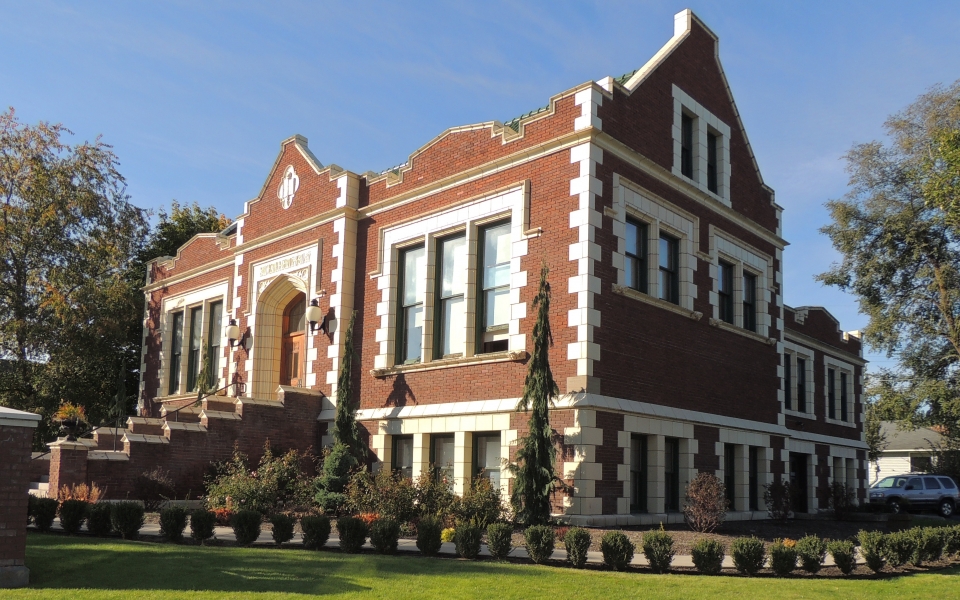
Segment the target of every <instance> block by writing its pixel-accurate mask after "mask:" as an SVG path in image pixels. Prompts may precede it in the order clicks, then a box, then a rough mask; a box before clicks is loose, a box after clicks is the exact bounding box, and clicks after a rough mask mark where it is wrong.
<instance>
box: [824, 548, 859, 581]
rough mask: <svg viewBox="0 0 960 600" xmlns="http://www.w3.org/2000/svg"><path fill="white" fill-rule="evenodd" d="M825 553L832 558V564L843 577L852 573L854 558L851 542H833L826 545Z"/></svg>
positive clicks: (854, 565) (854, 563)
mask: <svg viewBox="0 0 960 600" xmlns="http://www.w3.org/2000/svg"><path fill="white" fill-rule="evenodd" d="M827 551H828V552H830V556H832V557H833V562H834V563H835V564H836V565H837V568H838V569H840V572H841V573H843V574H844V575H849V574H850V573H851V572H853V569H854V567H856V566H857V564H856V557H855V556H854V554H853V542H851V541H848V540H835V541H832V542H830V543H829V544H827Z"/></svg>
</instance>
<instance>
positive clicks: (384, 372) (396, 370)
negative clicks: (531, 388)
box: [370, 350, 530, 377]
mask: <svg viewBox="0 0 960 600" xmlns="http://www.w3.org/2000/svg"><path fill="white" fill-rule="evenodd" d="M529 357H530V354H529V353H528V352H527V351H526V350H507V351H505V352H493V353H490V354H477V355H474V356H460V357H456V358H441V359H437V360H432V361H430V362H427V363H416V364H412V365H394V366H392V367H385V368H382V369H370V374H371V375H373V376H374V377H389V376H391V375H399V374H400V373H410V372H416V371H432V370H434V369H449V368H453V367H464V366H467V365H486V364H491V363H500V362H522V361H525V360H527V358H529Z"/></svg>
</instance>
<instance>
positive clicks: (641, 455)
mask: <svg viewBox="0 0 960 600" xmlns="http://www.w3.org/2000/svg"><path fill="white" fill-rule="evenodd" d="M630 511H631V512H647V438H646V436H642V435H635V436H633V437H632V438H630Z"/></svg>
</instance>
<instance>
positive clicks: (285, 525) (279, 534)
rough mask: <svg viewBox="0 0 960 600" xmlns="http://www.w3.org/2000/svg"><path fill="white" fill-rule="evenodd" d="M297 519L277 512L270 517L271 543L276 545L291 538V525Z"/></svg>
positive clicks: (280, 544)
mask: <svg viewBox="0 0 960 600" xmlns="http://www.w3.org/2000/svg"><path fill="white" fill-rule="evenodd" d="M296 523H297V519H296V518H295V517H291V516H290V515H285V514H283V513H278V514H275V515H273V516H271V517H270V525H272V526H273V534H272V535H273V543H275V544H276V545H278V546H282V545H283V544H286V543H287V542H289V541H290V540H292V539H293V526H294V525H296Z"/></svg>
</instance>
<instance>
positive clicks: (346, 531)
mask: <svg viewBox="0 0 960 600" xmlns="http://www.w3.org/2000/svg"><path fill="white" fill-rule="evenodd" d="M367 533H368V529H367V524H366V523H364V522H363V521H361V520H360V519H357V518H354V517H340V518H339V519H337V535H339V536H340V551H341V552H348V553H350V554H356V553H358V552H360V549H361V548H363V543H364V542H366V541H367Z"/></svg>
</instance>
